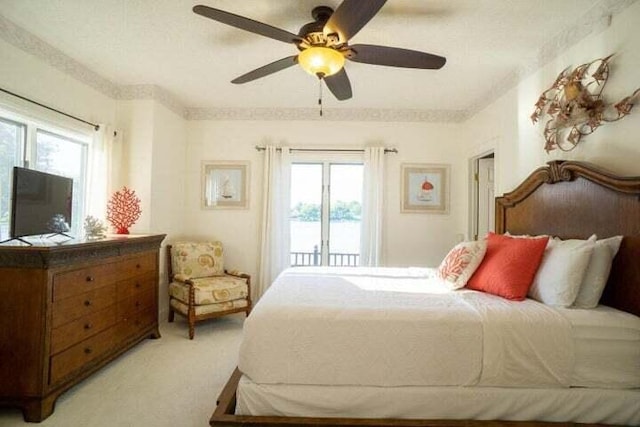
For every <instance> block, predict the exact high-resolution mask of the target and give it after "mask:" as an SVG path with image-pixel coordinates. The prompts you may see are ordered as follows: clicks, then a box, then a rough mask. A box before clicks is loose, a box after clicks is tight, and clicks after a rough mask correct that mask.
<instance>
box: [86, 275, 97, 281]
mask: <svg viewBox="0 0 640 427" xmlns="http://www.w3.org/2000/svg"><path fill="white" fill-rule="evenodd" d="M85 280H86V281H87V282H93V281H94V280H95V279H94V278H93V276H87V277H86V279H85Z"/></svg>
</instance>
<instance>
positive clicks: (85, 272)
mask: <svg viewBox="0 0 640 427" xmlns="http://www.w3.org/2000/svg"><path fill="white" fill-rule="evenodd" d="M114 265H115V264H101V265H96V266H92V267H86V268H81V269H79V270H72V271H66V272H64V273H58V274H55V275H54V276H53V301H54V302H55V301H60V300H62V299H65V298H70V297H72V296H74V295H78V294H82V293H84V292H87V291H92V290H95V289H98V288H100V287H102V286H105V285H108V284H110V283H113V282H114V281H115V280H114V278H113V276H114V269H115V267H114Z"/></svg>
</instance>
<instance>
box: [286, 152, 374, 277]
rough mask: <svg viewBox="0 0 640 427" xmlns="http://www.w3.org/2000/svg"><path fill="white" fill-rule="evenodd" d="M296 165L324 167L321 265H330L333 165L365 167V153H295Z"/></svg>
mask: <svg viewBox="0 0 640 427" xmlns="http://www.w3.org/2000/svg"><path fill="white" fill-rule="evenodd" d="M295 164H321V165H322V199H321V200H322V202H321V203H322V204H321V207H322V212H321V214H320V235H321V248H320V255H321V261H320V265H322V266H328V265H329V251H330V248H331V242H330V241H329V234H330V229H329V227H330V225H329V223H330V218H329V212H330V209H331V206H330V201H331V185H330V180H331V176H330V168H331V165H336V164H343V165H364V153H361V152H339V151H322V150H318V151H303V152H293V153H292V155H291V166H293V165H295Z"/></svg>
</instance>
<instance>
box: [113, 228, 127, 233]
mask: <svg viewBox="0 0 640 427" xmlns="http://www.w3.org/2000/svg"><path fill="white" fill-rule="evenodd" d="M116 234H129V229H128V228H127V227H118V229H117V230H116Z"/></svg>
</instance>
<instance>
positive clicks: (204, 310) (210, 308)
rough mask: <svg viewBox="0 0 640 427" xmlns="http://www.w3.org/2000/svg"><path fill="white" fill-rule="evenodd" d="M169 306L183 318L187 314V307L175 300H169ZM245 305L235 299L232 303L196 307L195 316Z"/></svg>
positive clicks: (242, 301) (244, 302) (244, 300)
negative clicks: (182, 315)
mask: <svg viewBox="0 0 640 427" xmlns="http://www.w3.org/2000/svg"><path fill="white" fill-rule="evenodd" d="M170 304H171V307H173V308H175V309H176V310H178V311H179V312H180V313H182V314H184V315H185V316H186V315H187V314H188V313H189V306H188V305H187V304H185V303H183V302H181V301H178V300H177V299H171V302H170ZM247 305H248V303H247V300H246V299H236V300H233V301H226V302H219V303H217V304H207V305H196V306H195V307H194V308H195V312H196V313H195V314H196V316H201V315H203V314H211V313H218V312H221V311H227V310H232V309H234V308H244V307H246V306H247Z"/></svg>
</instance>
